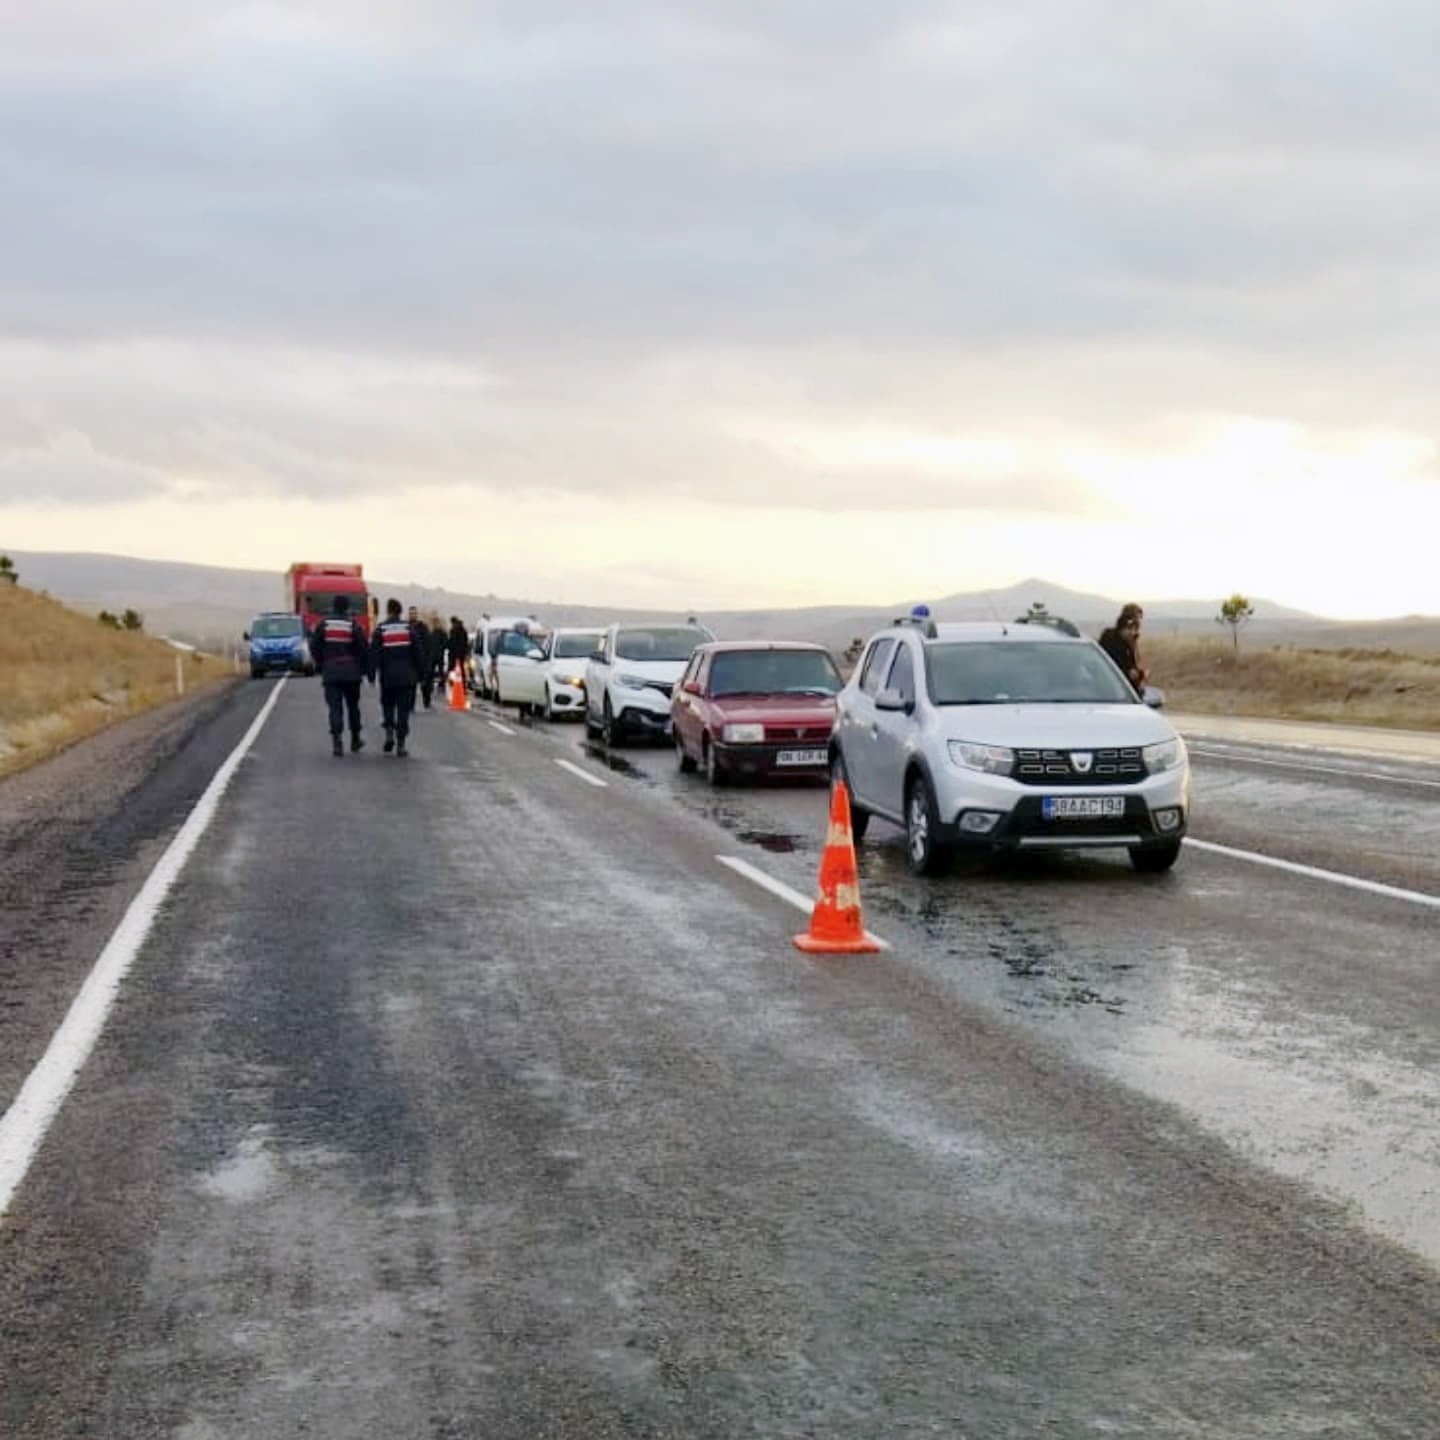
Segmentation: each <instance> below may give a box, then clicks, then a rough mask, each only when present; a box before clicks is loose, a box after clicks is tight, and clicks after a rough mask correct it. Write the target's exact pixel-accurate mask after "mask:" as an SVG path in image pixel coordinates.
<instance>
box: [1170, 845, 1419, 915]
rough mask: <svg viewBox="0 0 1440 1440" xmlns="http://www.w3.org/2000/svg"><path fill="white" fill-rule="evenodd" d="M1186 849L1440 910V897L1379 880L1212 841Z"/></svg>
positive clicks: (1188, 846)
mask: <svg viewBox="0 0 1440 1440" xmlns="http://www.w3.org/2000/svg"><path fill="white" fill-rule="evenodd" d="M1185 845H1186V847H1187V848H1190V847H1193V848H1194V849H1196V850H1209V851H1210V852H1211V853H1212V854H1215V855H1228V856H1229V857H1230V858H1231V859H1232V860H1249V861H1250V862H1251V863H1252V864H1254V865H1269V866H1270V867H1271V868H1272V869H1274V870H1288V871H1289V872H1290V874H1292V875H1304V876H1305V877H1306V878H1307V879H1310V880H1328V881H1329V882H1330V883H1331V884H1332V885H1344V886H1346V887H1347V888H1349V889H1351V890H1365V891H1368V892H1369V893H1370V894H1371V895H1383V896H1385V897H1386V898H1387V899H1389V900H1407V901H1409V903H1410V904H1412V905H1429V906H1430V907H1431V908H1433V909H1436V910H1440V895H1426V894H1425V893H1424V892H1423V891H1421V890H1402V889H1401V888H1400V887H1399V886H1398V885H1382V884H1381V883H1380V882H1379V881H1378V880H1361V879H1360V878H1359V877H1358V876H1356V875H1342V874H1341V873H1340V872H1339V871H1338V870H1321V869H1319V868H1318V867H1317V866H1314V865H1300V864H1298V863H1297V862H1296V861H1294V860H1278V859H1276V858H1275V857H1274V856H1273V855H1259V854H1257V853H1256V852H1255V851H1253V850H1236V849H1234V848H1232V847H1231V846H1229V845H1217V844H1215V842H1214V841H1213V840H1195V839H1193V838H1191V837H1190V836H1188V835H1187V836H1186V837H1185Z"/></svg>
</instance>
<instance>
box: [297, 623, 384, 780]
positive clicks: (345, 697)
mask: <svg viewBox="0 0 1440 1440" xmlns="http://www.w3.org/2000/svg"><path fill="white" fill-rule="evenodd" d="M332 611H333V613H332V614H331V615H330V616H329V617H328V618H327V619H324V620H322V621H321V622H320V623H319V624H318V625H317V626H316V627H315V629H314V630H313V631H312V632H311V635H310V654H311V657H312V658H313V659H314V661H315V668H316V669H317V670H318V671H319V672H320V678H321V680H322V681H323V682H324V685H325V703H326V705H328V706H329V707H330V741H331V744H332V745H333V746H334V749H335V754H337V755H343V754H344V753H345V747H344V746H343V745H342V744H341V743H340V736H341V735H342V733H343V732H344V729H345V720H346V716H347V712H348V718H349V720H350V748H351V749H352V750H363V749H364V748H365V741H364V740H363V739H362V738H361V736H360V728H361V727H360V682H361V681H362V680H366V679H373V678H374V672H373V671H372V669H371V666H370V651H369V649H368V648H367V646H366V644H365V632H364V631H363V630H362V629H361V628H360V626H359V625H358V624H356V622H355V621H354V620H353V619H351V618H350V597H349V596H348V595H337V596H336V597H335V599H334V601H333V603H332Z"/></svg>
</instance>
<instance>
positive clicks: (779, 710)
mask: <svg viewBox="0 0 1440 1440" xmlns="http://www.w3.org/2000/svg"><path fill="white" fill-rule="evenodd" d="M842 684H843V681H842V680H841V679H840V672H839V671H838V670H837V669H836V668H835V662H834V660H832V659H831V658H830V652H829V651H828V650H826V649H825V648H824V647H823V646H820V645H794V644H785V643H780V642H776V643H774V644H772V643H770V642H768V641H757V640H728V641H716V642H714V643H712V644H709V645H701V646H700V647H699V648H698V649H697V650H696V651H695V653H694V654H693V655H692V656H691V657H690V663H689V665H688V666H686V668H685V673H684V675H682V676H681V677H680V683H679V684H678V685H676V687H675V693H674V698H673V699H672V700H671V703H670V715H671V718H672V720H673V721H674V735H675V756H676V759H677V760H678V761H679V763H680V768H681V769H682V770H693V769H695V767H696V766H697V765H699V766H701V767H702V768H703V769H704V771H705V774H706V775H707V776H708V777H709V780H710V783H711V784H712V785H723V784H724V783H725V782H726V781H727V780H729V779H730V778H731V777H732V776H738V775H748V776H756V775H825V774H826V773H827V766H828V765H829V761H830V731H831V729H832V728H833V726H834V723H835V696H836V694H837V693H838V692H839V690H840V688H841V685H842Z"/></svg>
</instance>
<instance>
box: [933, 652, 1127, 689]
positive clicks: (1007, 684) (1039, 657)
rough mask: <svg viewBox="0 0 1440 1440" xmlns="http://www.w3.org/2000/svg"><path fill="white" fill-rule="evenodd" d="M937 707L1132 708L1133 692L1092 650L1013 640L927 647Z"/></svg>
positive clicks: (1116, 672) (1110, 665)
mask: <svg viewBox="0 0 1440 1440" xmlns="http://www.w3.org/2000/svg"><path fill="white" fill-rule="evenodd" d="M925 664H926V670H927V672H928V675H929V680H930V698H931V699H932V700H933V701H934V702H935V704H937V705H1020V704H1031V705H1033V704H1044V705H1133V704H1136V703H1138V702H1137V699H1136V695H1135V692H1134V691H1133V690H1132V689H1131V688H1130V687H1129V685H1127V684H1126V683H1125V680H1124V679H1123V677H1122V676H1121V675H1120V674H1119V672H1118V671H1117V670H1116V669H1115V667H1114V666H1113V665H1112V664H1111V663H1110V662H1109V661H1108V660H1107V659H1106V658H1105V656H1104V654H1103V653H1102V652H1101V651H1100V650H1099V649H1098V648H1097V647H1095V646H1093V645H1079V644H1075V645H1065V644H1053V643H1051V644H1046V643H1037V642H1035V641H1026V640H1012V641H999V642H997V643H995V644H983V645H981V644H960V645H928V646H926V648H925Z"/></svg>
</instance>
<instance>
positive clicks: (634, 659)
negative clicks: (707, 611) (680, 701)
mask: <svg viewBox="0 0 1440 1440" xmlns="http://www.w3.org/2000/svg"><path fill="white" fill-rule="evenodd" d="M714 638H715V637H714V636H713V635H712V634H711V633H710V632H709V631H708V630H707V629H706V628H705V627H704V626H703V625H697V624H690V625H665V624H656V625H612V626H611V627H610V628H609V629H608V630H606V631H605V633H604V634H603V635H601V637H600V644H599V645H598V646H597V647H596V649H595V651H594V653H593V654H592V655H591V656H590V660H589V663H588V664H587V665H586V667H585V730H586V733H587V734H589V735H591V736H594V735H603V736H604V738H605V743H606V744H607V745H613V744H615V743H616V742H617V741H619V740H622V739H624V738H625V737H626V736H629V735H656V736H660V737H661V738H664V737H665V736H667V735H669V733H670V692H671V691H672V690H674V688H675V684H676V682H677V681H678V680H679V679H680V677H681V675H683V674H684V673H685V667H686V665H687V664H689V662H690V655H691V652H692V651H693V650H694V649H695V647H696V646H697V645H704V644H705V643H706V642H707V641H710V640H713V639H714Z"/></svg>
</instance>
